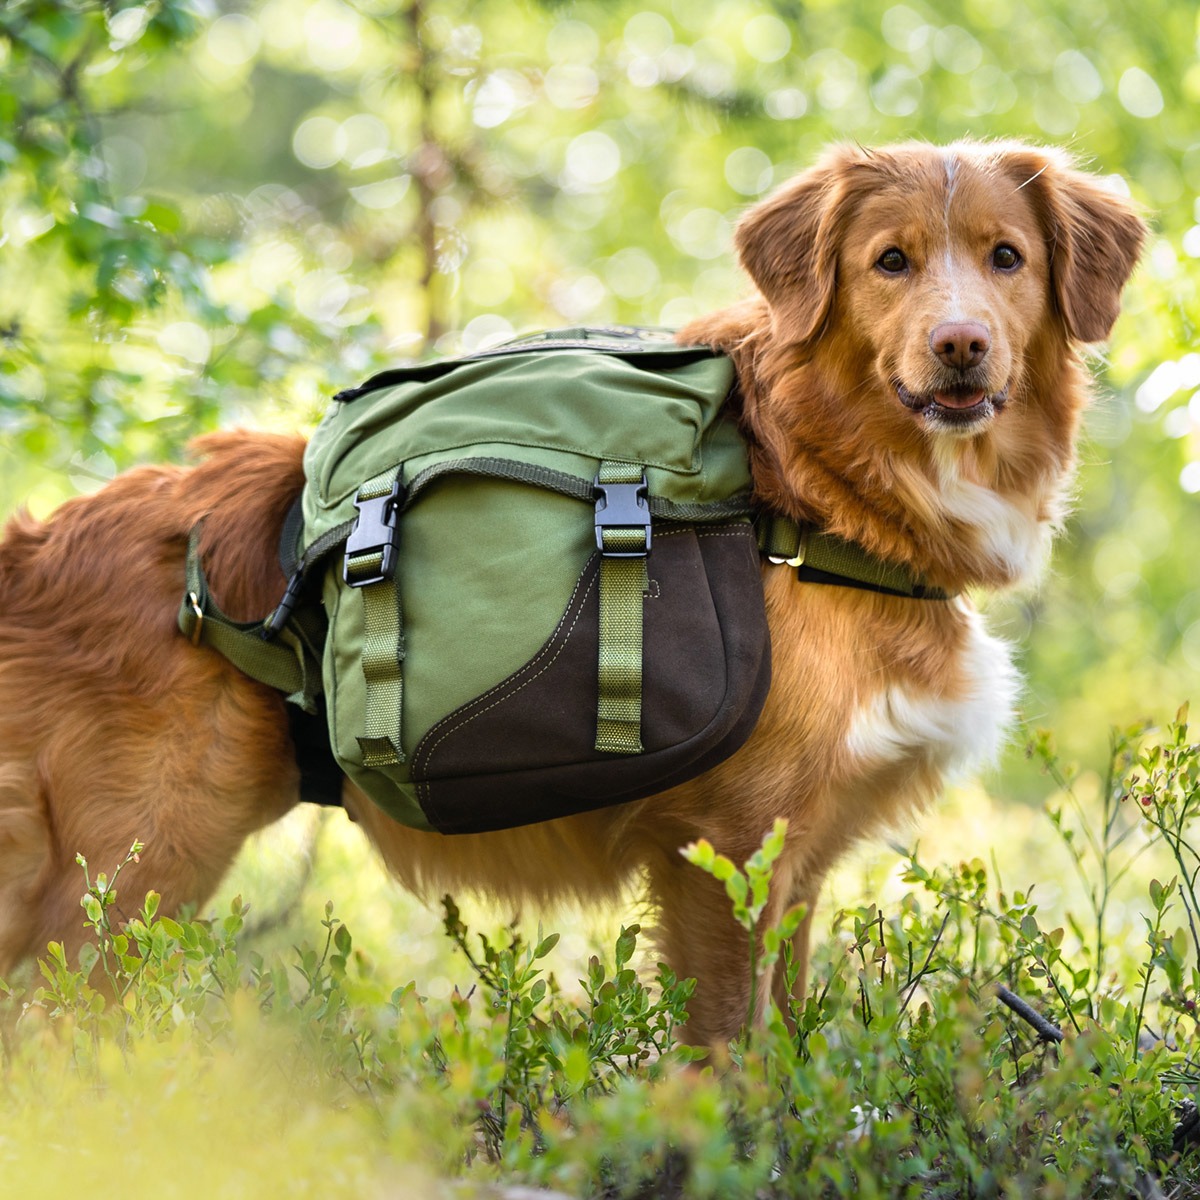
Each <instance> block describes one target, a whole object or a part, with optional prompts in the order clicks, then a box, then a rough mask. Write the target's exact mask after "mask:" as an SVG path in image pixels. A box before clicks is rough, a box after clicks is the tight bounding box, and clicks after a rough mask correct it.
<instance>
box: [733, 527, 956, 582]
mask: <svg viewBox="0 0 1200 1200" xmlns="http://www.w3.org/2000/svg"><path fill="white" fill-rule="evenodd" d="M755 526H756V529H757V532H758V548H759V550H760V551H761V552H762V553H763V554H765V555H766V556H767V557H768V558H770V559H771V561H772V562H778V563H786V564H787V565H788V566H789V567H795V569H796V577H797V579H799V580H801V581H802V582H805V583H828V584H835V585H839V586H842V587H857V588H863V589H865V590H866V591H871V592H882V593H883V594H884V595H887V596H905V597H909V598H911V599H915V600H949V599H950V597H951V593H949V592H946V591H943V590H942V589H941V588H934V587H929V586H928V585H926V584H925V582H924V581H923V580H922V579H921V578H920V577H919V576H917V575H914V574H913V573H912V572H911V571H910V570H909V569H908V568H907V567H904V566H901V565H899V564H897V563H889V562H885V561H884V560H883V559H881V558H878V557H876V556H875V555H874V554H872V553H870V551H868V550H866V549H864V548H863V547H862V546H860V545H859V544H858V543H857V542H848V541H846V540H845V539H844V538H840V537H838V536H837V535H836V534H832V533H823V532H820V531H819V530H815V529H813V528H812V527H811V526H808V525H801V524H799V523H798V522H797V521H793V520H792V519H791V518H790V517H782V516H778V515H775V514H771V513H761V514H759V516H758V518H757V519H756V521H755Z"/></svg>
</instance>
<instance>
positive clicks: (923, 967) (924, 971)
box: [900, 912, 950, 1016]
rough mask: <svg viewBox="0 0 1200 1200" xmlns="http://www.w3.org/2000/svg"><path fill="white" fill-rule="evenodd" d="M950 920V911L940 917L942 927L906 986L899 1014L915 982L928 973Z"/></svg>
mask: <svg viewBox="0 0 1200 1200" xmlns="http://www.w3.org/2000/svg"><path fill="white" fill-rule="evenodd" d="M949 920H950V913H949V912H947V913H946V915H945V916H944V917H943V918H942V927H941V928H940V929H939V930H938V931H937V937H935V938H934V939H933V945H932V946H930V947H929V953H928V954H927V955H925V961H924V962H923V963H922V964H921V969H920V970H919V971H918V972H917V975H916V978H915V979H914V980H913V981H912V983H911V984H910V985H909V988H908V995H907V996H905V997H904V1003H903V1004H901V1005H900V1015H901V1016H903V1014H904V1010H905V1009H906V1008H907V1007H908V1002H909V1001H910V1000H911V999H912V998H913V993H914V992H915V991H916V990H917V984H919V983H920V982H921V980H922V979H924V978H925V976H926V975H927V974H928V973H929V964H930V963H931V962H933V954H934V951H935V950H936V949H937V948H938V943H939V942H940V941H941V940H942V934H943V933H945V932H946V925H947V923H948V922H949Z"/></svg>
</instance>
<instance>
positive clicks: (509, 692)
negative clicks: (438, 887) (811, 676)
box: [412, 524, 770, 832]
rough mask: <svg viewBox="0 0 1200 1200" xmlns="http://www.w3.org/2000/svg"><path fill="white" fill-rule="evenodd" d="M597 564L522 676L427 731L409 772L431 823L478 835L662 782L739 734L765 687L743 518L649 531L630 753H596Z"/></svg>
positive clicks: (758, 604)
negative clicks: (637, 710) (637, 716)
mask: <svg viewBox="0 0 1200 1200" xmlns="http://www.w3.org/2000/svg"><path fill="white" fill-rule="evenodd" d="M598 567H599V560H598V557H593V559H592V560H591V561H589V563H588V564H587V566H586V568H585V569H584V571H583V573H582V575H581V576H580V580H579V583H578V585H577V587H576V590H575V593H574V595H573V596H572V599H571V602H570V604H569V605H568V607H567V610H566V612H565V613H564V615H563V618H562V620H561V621H560V622H559V625H558V627H557V629H556V630H555V632H554V634H553V635H552V636H551V637H550V639H549V640H548V641H547V642H546V644H545V645H544V646H543V647H542V649H541V650H540V651H539V652H538V654H537V655H535V656H534V658H533V659H532V660H531V661H530V662H529V663H528V664H526V666H525V667H523V668H522V669H521V670H519V671H517V672H516V673H514V674H513V675H512V676H510V677H509V678H508V679H506V680H505V681H504V682H503V683H501V684H500V685H499V686H498V687H496V688H494V689H493V690H492V691H491V692H489V693H487V694H486V695H484V696H481V697H479V698H477V699H476V700H474V701H472V702H471V703H469V704H466V705H464V706H463V707H462V708H460V709H458V710H457V711H456V712H454V713H451V714H450V715H449V716H448V717H446V718H445V719H444V720H443V721H441V722H439V723H438V724H437V725H435V726H434V727H433V728H432V729H431V730H430V731H429V732H428V733H427V734H426V735H425V737H424V738H423V739H422V740H421V743H420V744H419V745H418V746H417V748H416V751H415V752H414V755H413V762H412V778H413V780H414V782H416V784H417V787H418V794H419V797H420V800H421V804H422V807H423V808H424V809H425V811H426V814H427V816H428V817H429V819H430V821H431V822H432V824H433V825H434V826H435V827H436V828H439V829H441V830H443V831H444V832H478V831H482V830H486V829H498V828H505V827H508V826H513V825H520V824H527V823H529V822H531V821H539V820H548V819H551V818H553V817H559V816H565V815H567V814H568V813H573V812H580V811H583V810H585V809H589V808H597V807H601V806H603V805H605V804H613V803H619V802H621V801H624V800H630V799H634V798H636V797H639V796H645V795H649V794H651V793H653V792H655V791H661V790H663V789H664V788H666V787H669V786H673V785H674V784H676V783H679V782H681V781H682V780H683V779H687V778H691V776H692V775H695V774H697V773H699V772H700V771H701V770H706V769H707V768H708V767H710V766H712V765H715V763H716V762H719V761H721V759H722V758H724V757H727V756H728V754H730V753H732V752H733V751H734V750H735V749H737V747H738V746H740V745H741V744H742V742H743V741H744V740H745V738H746V737H748V736H749V734H750V731H751V730H752V729H753V726H754V723H755V721H756V720H757V717H758V714H759V712H760V711H761V708H762V704H763V702H764V701H765V698H766V691H767V688H768V686H769V682H770V652H769V644H768V634H767V626H766V615H765V612H764V610H763V601H762V587H761V582H760V576H759V565H758V551H757V546H756V543H755V539H754V534H753V531H752V530H751V529H750V527H749V526H748V525H745V524H735V525H723V526H715V527H711V528H710V527H700V528H690V527H688V528H664V529H663V530H662V531H661V532H660V531H658V530H657V529H656V533H655V543H654V549H653V551H652V553H651V556H650V560H649V563H648V568H649V575H650V580H651V584H650V590H649V594H648V596H647V599H646V601H645V608H644V622H645V634H644V639H643V645H644V682H643V703H642V744H643V746H644V747H645V751H644V752H643V753H642V754H640V755H631V756H620V755H611V754H604V753H602V752H599V751H597V750H595V749H594V746H593V742H594V740H595V722H596V700H595V697H596V688H597V662H596V660H597V637H598V627H599V600H598V588H597V575H598Z"/></svg>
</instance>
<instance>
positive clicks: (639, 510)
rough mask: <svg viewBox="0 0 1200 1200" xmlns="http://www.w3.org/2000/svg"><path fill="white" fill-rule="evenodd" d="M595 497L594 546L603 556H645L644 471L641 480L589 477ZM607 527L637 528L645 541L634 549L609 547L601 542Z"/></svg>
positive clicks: (647, 499)
mask: <svg viewBox="0 0 1200 1200" xmlns="http://www.w3.org/2000/svg"><path fill="white" fill-rule="evenodd" d="M592 489H593V494H594V495H595V497H596V548H597V549H598V550H599V551H600V553H601V554H603V555H604V557H605V558H645V557H646V555H647V554H649V553H650V489H649V486H648V485H647V483H646V472H645V471H643V472H642V481H641V483H601V482H600V479H599V477H598V476H597V478H596V479H594V480H593V481H592ZM606 529H640V530H641V531H642V534H643V536H644V537H645V545H644V546H643V547H641V548H640V549H637V550H610V549H607V548H606V547H605V545H604V531H605V530H606Z"/></svg>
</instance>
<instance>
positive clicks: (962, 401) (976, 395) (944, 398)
mask: <svg viewBox="0 0 1200 1200" xmlns="http://www.w3.org/2000/svg"><path fill="white" fill-rule="evenodd" d="M986 395H987V393H986V392H934V393H933V398H934V399H935V400H936V401H937V402H938V403H939V404H940V405H941V406H942V407H943V408H974V407H975V405H977V404H979V403H980V402H981V401H982V400H983V398H984V396H986Z"/></svg>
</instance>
